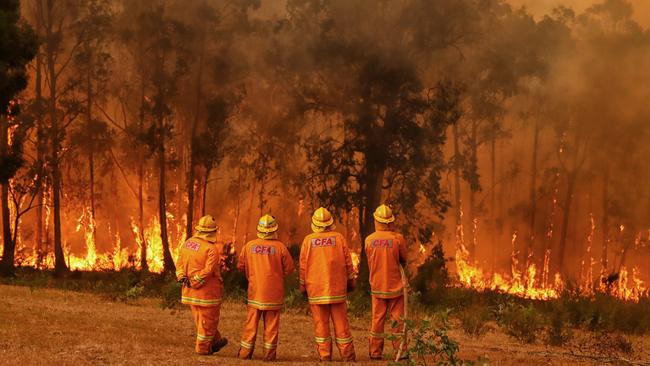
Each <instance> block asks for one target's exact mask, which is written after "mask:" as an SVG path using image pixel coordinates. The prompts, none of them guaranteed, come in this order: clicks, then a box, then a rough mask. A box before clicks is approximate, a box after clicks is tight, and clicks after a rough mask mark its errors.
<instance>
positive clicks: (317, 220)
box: [311, 207, 334, 227]
mask: <svg viewBox="0 0 650 366" xmlns="http://www.w3.org/2000/svg"><path fill="white" fill-rule="evenodd" d="M311 223H312V224H313V225H314V226H316V227H328V226H332V224H333V223H334V218H333V217H332V214H331V213H330V212H329V211H327V209H326V208H325V207H320V208H318V209H317V210H316V211H314V214H313V215H312V217H311Z"/></svg>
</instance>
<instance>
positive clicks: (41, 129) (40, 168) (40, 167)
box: [34, 0, 46, 266]
mask: <svg viewBox="0 0 650 366" xmlns="http://www.w3.org/2000/svg"><path fill="white" fill-rule="evenodd" d="M37 7H38V8H39V10H41V7H42V6H41V1H40V0H39V1H38V5H37ZM38 14H39V15H40V14H41V12H40V11H39V13H38ZM37 18H38V19H40V16H37ZM38 22H39V25H38V28H39V30H40V20H39V21H38ZM38 33H39V34H40V31H39V32H38ZM42 64H43V60H42V58H41V52H40V49H39V50H38V52H37V53H36V77H35V80H34V86H35V98H36V164H37V174H38V180H39V181H40V183H39V184H40V186H41V189H39V190H38V193H37V198H36V199H37V206H36V261H37V266H40V264H41V261H42V259H43V249H44V248H43V204H44V202H43V201H44V197H43V190H44V184H43V180H44V179H45V177H44V173H45V166H44V164H43V160H44V159H45V153H44V151H43V148H44V146H45V144H46V142H45V141H44V138H43V137H44V135H45V126H44V123H43V91H42V82H43V81H42V67H43V66H42Z"/></svg>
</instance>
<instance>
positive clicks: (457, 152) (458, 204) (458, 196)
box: [452, 123, 462, 227]
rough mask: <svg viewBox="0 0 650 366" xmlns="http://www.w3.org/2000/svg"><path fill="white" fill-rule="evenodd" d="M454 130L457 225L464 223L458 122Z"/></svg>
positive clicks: (453, 126) (453, 127)
mask: <svg viewBox="0 0 650 366" xmlns="http://www.w3.org/2000/svg"><path fill="white" fill-rule="evenodd" d="M452 132H453V135H454V201H455V204H454V206H456V227H460V226H461V225H462V222H461V220H462V207H461V204H462V199H461V192H460V166H459V161H458V160H459V159H460V136H458V123H454V124H453V125H452Z"/></svg>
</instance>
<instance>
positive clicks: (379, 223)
mask: <svg viewBox="0 0 650 366" xmlns="http://www.w3.org/2000/svg"><path fill="white" fill-rule="evenodd" d="M373 216H374V219H375V232H374V233H372V234H370V235H369V236H368V237H367V238H366V240H365V248H366V254H367V256H368V269H369V270H370V294H371V297H372V324H371V326H370V340H369V341H370V342H369V343H370V358H371V359H373V360H381V359H382V352H383V350H384V337H385V334H384V323H385V321H386V316H389V317H390V319H391V320H392V321H395V323H394V324H395V327H393V328H392V330H391V333H392V335H393V336H394V337H395V339H394V340H393V348H394V349H395V352H398V351H399V348H400V343H401V344H402V348H403V353H404V357H407V356H406V352H404V350H405V347H406V345H405V342H403V343H402V341H403V337H404V334H403V333H402V332H403V320H404V319H403V317H404V285H403V282H402V274H401V271H400V266H404V265H405V264H406V241H405V240H404V237H403V236H402V235H401V234H399V233H397V232H395V231H394V230H393V222H394V221H395V216H394V215H393V212H392V210H391V209H390V207H388V206H386V205H381V206H379V207H377V209H376V210H375V212H374V214H373Z"/></svg>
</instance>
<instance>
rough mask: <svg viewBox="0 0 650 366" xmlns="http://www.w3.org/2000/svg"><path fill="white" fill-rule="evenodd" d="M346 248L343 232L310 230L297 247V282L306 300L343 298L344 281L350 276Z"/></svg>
mask: <svg viewBox="0 0 650 366" xmlns="http://www.w3.org/2000/svg"><path fill="white" fill-rule="evenodd" d="M353 276H354V267H353V266H352V258H351V257H350V250H349V249H348V246H347V243H346V242H345V238H344V237H343V235H341V234H339V233H337V232H334V231H325V232H322V233H312V234H309V235H307V236H306V237H305V239H304V240H303V242H302V247H301V248H300V284H301V285H302V286H305V289H306V290H307V298H308V300H309V303H310V304H315V305H320V304H336V303H340V302H344V301H345V300H346V298H347V282H348V280H351V279H353V278H354V277H353Z"/></svg>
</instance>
